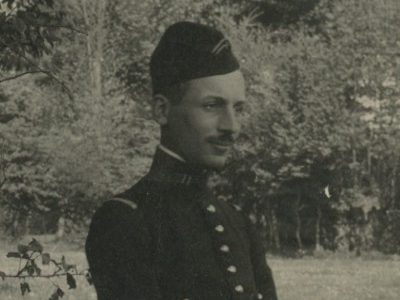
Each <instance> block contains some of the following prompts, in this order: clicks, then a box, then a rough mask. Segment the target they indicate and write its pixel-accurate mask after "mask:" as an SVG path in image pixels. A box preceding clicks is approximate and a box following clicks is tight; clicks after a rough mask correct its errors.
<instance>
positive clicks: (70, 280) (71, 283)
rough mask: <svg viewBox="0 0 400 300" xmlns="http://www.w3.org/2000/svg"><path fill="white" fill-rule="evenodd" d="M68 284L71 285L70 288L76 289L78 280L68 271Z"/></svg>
mask: <svg viewBox="0 0 400 300" xmlns="http://www.w3.org/2000/svg"><path fill="white" fill-rule="evenodd" d="M67 284H68V286H69V288H70V289H76V281H75V278H74V276H72V274H70V273H67Z"/></svg>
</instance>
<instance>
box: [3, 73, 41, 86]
mask: <svg viewBox="0 0 400 300" xmlns="http://www.w3.org/2000/svg"><path fill="white" fill-rule="evenodd" d="M36 73H43V72H42V71H41V70H35V71H26V72H23V73H20V74H17V75H14V76H10V77H6V78H3V79H0V83H2V82H5V81H9V80H13V79H17V78H19V77H22V76H25V75H28V74H36Z"/></svg>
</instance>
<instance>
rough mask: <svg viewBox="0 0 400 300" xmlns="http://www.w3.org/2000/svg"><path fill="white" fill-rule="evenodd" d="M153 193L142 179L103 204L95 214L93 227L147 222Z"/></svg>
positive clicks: (105, 227) (110, 226)
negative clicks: (146, 218)
mask: <svg viewBox="0 0 400 300" xmlns="http://www.w3.org/2000/svg"><path fill="white" fill-rule="evenodd" d="M154 198H155V197H152V193H151V191H150V189H149V188H148V187H147V186H146V183H145V182H144V181H143V180H141V181H139V182H138V183H137V184H135V185H134V186H133V187H131V188H130V189H128V190H126V191H124V192H122V193H120V194H117V195H114V196H112V197H110V198H109V199H107V200H106V201H105V202H103V203H102V204H101V206H100V207H99V208H98V209H97V210H96V212H95V213H94V215H93V218H92V222H91V229H94V228H96V227H100V228H101V229H100V230H103V229H107V231H109V230H110V229H112V228H116V229H118V227H121V226H122V227H124V226H130V227H131V226H132V225H138V226H140V225H141V223H143V222H145V220H144V218H145V216H146V215H147V213H146V211H148V210H149V207H151V206H152V203H151V202H152V199H154Z"/></svg>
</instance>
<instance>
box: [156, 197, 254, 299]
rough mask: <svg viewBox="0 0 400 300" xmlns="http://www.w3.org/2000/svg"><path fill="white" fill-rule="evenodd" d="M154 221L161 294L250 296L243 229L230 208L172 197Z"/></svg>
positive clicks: (251, 285) (204, 200) (251, 286)
mask: <svg viewBox="0 0 400 300" xmlns="http://www.w3.org/2000/svg"><path fill="white" fill-rule="evenodd" d="M225 205H226V204H225ZM159 220H160V221H161V223H162V226H160V232H159V237H158V249H159V250H160V253H159V255H160V257H159V262H160V266H162V267H161V272H160V273H161V276H162V277H163V282H165V283H166V286H165V289H167V290H168V289H174V290H175V291H177V290H181V291H184V292H185V293H187V294H191V295H193V292H194V291H195V294H197V295H200V294H202V295H203V296H202V297H200V298H199V299H213V298H207V295H204V293H209V295H218V298H215V299H241V297H244V295H245V294H247V293H246V292H250V291H254V289H255V283H254V278H253V270H252V264H251V261H250V249H249V242H248V237H247V234H246V228H245V225H244V222H243V220H242V219H241V218H240V217H239V215H238V214H237V213H236V212H235V211H234V210H233V209H232V208H230V207H224V205H223V203H222V204H221V203H219V202H218V201H217V200H216V199H214V198H208V197H205V196H203V198H202V199H197V201H188V199H184V198H182V197H176V198H175V199H174V201H173V202H171V201H169V202H167V203H164V206H163V214H162V216H161V217H160V219H159ZM235 294H236V297H234V295H235ZM208 297H211V296H208ZM192 298H193V296H192ZM243 299H249V298H248V296H247V298H246V297H245V298H243Z"/></svg>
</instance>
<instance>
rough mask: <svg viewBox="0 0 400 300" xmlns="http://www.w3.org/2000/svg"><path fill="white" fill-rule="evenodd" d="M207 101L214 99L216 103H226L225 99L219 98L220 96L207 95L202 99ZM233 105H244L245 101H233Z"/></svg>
mask: <svg viewBox="0 0 400 300" xmlns="http://www.w3.org/2000/svg"><path fill="white" fill-rule="evenodd" d="M207 99H215V100H218V101H221V102H227V100H226V98H224V97H221V96H213V95H208V96H206V97H204V100H207ZM234 104H235V105H237V104H245V101H244V99H235V103H234Z"/></svg>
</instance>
